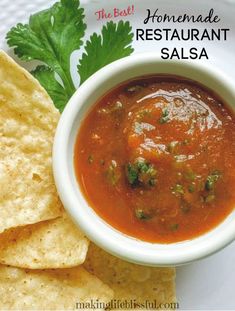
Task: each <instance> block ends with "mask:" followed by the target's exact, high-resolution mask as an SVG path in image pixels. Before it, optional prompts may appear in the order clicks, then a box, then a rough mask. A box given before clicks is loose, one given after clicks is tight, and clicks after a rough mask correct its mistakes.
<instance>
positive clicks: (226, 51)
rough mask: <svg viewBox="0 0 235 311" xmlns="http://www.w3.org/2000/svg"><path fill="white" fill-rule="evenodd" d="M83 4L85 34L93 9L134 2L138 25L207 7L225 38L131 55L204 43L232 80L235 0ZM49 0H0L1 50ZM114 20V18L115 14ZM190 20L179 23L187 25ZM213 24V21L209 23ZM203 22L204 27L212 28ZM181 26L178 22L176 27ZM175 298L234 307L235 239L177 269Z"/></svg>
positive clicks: (92, 25) (154, 46)
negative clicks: (150, 14)
mask: <svg viewBox="0 0 235 311" xmlns="http://www.w3.org/2000/svg"><path fill="white" fill-rule="evenodd" d="M81 2H82V6H83V7H84V8H85V14H86V22H87V24H88V31H87V34H86V37H88V36H89V35H90V34H91V33H92V32H93V31H96V32H98V31H100V29H101V27H102V25H103V23H105V22H106V21H97V20H96V17H95V14H94V13H95V12H96V11H97V10H99V9H101V8H105V9H106V10H107V11H112V9H113V8H114V7H118V8H120V9H121V8H123V9H124V8H126V7H127V6H128V5H132V4H134V5H135V14H134V15H133V16H130V17H127V18H124V19H126V20H130V22H131V24H132V26H133V29H134V30H135V29H136V28H139V27H143V20H144V18H145V17H146V9H147V8H152V9H156V8H158V9H159V13H168V14H176V15H179V14H183V13H188V14H194V15H198V14H204V15H205V14H206V13H207V12H208V11H209V9H210V8H214V10H215V13H216V14H217V15H219V16H220V18H221V22H220V23H219V24H217V25H216V27H220V28H230V33H229V37H228V40H227V41H226V42H215V41H214V42H206V41H205V42H193V43H192V42H185V41H184V42H183V43H181V42H177V41H174V42H162V41H161V42H154V41H148V42H134V43H133V46H134V48H135V53H142V52H145V51H151V52H153V51H155V52H156V54H158V55H159V54H160V50H161V48H162V47H169V48H170V47H173V46H177V47H181V46H183V47H185V48H190V47H193V46H195V47H198V48H201V47H202V46H205V47H206V50H207V52H208V55H209V57H210V59H209V62H211V63H212V64H213V65H214V66H216V67H219V68H220V69H222V70H223V71H224V72H225V73H226V74H227V75H229V76H230V78H231V79H232V80H234V81H235V1H234V0H208V1H203V0H198V1H196V0H195V1H191V0H159V1H158V0H155V1H154V0H145V1H142V0H133V1H129V0H128V1H124V0H123V1H120V0H119V1H113V0H110V1H109V0H99V1H89V0H87V1H81ZM52 3H54V1H51V0H15V1H11V0H0V48H3V49H4V50H5V51H7V52H8V53H9V54H10V55H13V54H12V52H11V51H9V50H8V48H7V45H6V42H5V39H4V38H5V33H6V32H7V31H8V30H9V29H10V27H11V26H13V25H15V24H16V23H17V22H25V21H27V19H28V17H29V15H30V13H33V12H36V11H39V10H41V9H43V8H47V7H48V6H50V5H51V4H52ZM116 20H117V21H118V18H116ZM190 26H192V25H190V24H186V25H184V27H187V28H190ZM212 26H213V25H212ZM212 26H211V25H206V27H212ZM152 27H153V28H154V27H158V28H161V27H165V28H170V27H173V28H178V27H179V25H177V24H175V25H173V24H165V25H162V24H159V25H156V24H155V25H151V24H149V25H148V28H152ZM180 27H183V25H180ZM193 27H194V28H195V27H198V28H200V27H205V25H204V26H203V25H200V24H199V25H193ZM81 53H82V50H81V51H80V52H75V53H74V55H73V57H72V63H74V66H73V76H74V80H75V81H76V83H78V82H79V77H78V76H77V74H76V70H75V67H76V66H75V63H77V60H78V57H79V55H81ZM20 63H21V64H22V65H23V66H25V67H26V68H32V66H33V65H34V64H30V65H29V64H24V63H22V62H20ZM176 281H177V296H178V300H179V302H180V307H181V309H194V310H235V243H233V244H232V245H230V246H228V247H227V248H226V249H224V250H222V251H221V252H219V253H218V254H215V255H213V256H211V257H210V258H207V259H204V260H201V261H199V262H195V263H193V264H190V265H187V266H182V267H178V268H177V279H176Z"/></svg>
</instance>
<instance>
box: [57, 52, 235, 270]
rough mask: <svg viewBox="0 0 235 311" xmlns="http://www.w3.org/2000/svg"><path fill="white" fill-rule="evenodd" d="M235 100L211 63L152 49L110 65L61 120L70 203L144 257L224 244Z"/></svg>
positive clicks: (101, 241) (144, 260)
mask: <svg viewBox="0 0 235 311" xmlns="http://www.w3.org/2000/svg"><path fill="white" fill-rule="evenodd" d="M234 103H235V95H234V91H233V88H232V85H230V81H229V80H228V79H227V78H226V77H225V76H224V75H223V74H221V73H220V72H218V71H217V70H215V69H211V68H210V67H207V66H205V65H198V64H190V63H184V62H179V61H178V62H172V61H162V60H159V59H158V58H156V56H154V55H149V54H147V55H139V56H134V57H128V58H126V59H123V60H120V61H117V62H115V63H113V64H111V65H109V66H107V67H105V68H103V69H102V70H100V71H99V72H98V73H96V74H95V75H94V76H93V77H91V78H90V79H89V80H88V81H87V82H85V83H84V85H83V86H82V87H81V88H80V89H79V90H78V91H77V93H76V94H75V95H74V97H73V98H72V99H71V101H70V102H69V103H68V105H67V107H66V109H65V111H64V113H63V115H62V117H61V121H60V123H59V126H58V130H57V134H56V138H55V146H54V175H55V180H56V184H57V187H58V191H59V194H60V196H61V199H62V201H63V203H64V205H65V208H67V210H68V211H69V212H70V214H71V215H72V217H73V218H74V220H75V222H77V223H78V225H79V226H80V227H81V228H82V229H83V230H84V232H85V233H86V234H87V236H88V237H89V238H90V239H91V240H93V241H94V242H95V243H97V244H98V245H99V246H101V247H103V248H104V249H106V250H107V251H109V252H111V253H113V254H115V255H117V256H120V257H122V258H124V259H127V260H130V261H133V262H137V263H141V264H147V265H170V264H182V263H185V262H190V261H192V260H195V259H198V258H201V257H204V256H207V255H209V254H211V253H213V252H215V251H217V250H218V249H220V248H222V247H224V246H225V245H226V244H228V243H229V242H231V241H232V240H233V239H234V237H235V229H234V227H235V225H234V223H235V220H234V218H235V215H234V212H233V210H234V206H235V193H234V191H233V188H234V184H235V171H234V168H235V157H234V156H235V117H234V114H233V110H232V109H233V104H234ZM58 153H59V154H58Z"/></svg>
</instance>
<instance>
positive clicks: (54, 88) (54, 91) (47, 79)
mask: <svg viewBox="0 0 235 311" xmlns="http://www.w3.org/2000/svg"><path fill="white" fill-rule="evenodd" d="M31 73H32V75H33V76H34V77H35V78H36V79H37V80H38V81H39V82H40V84H41V85H42V86H43V87H44V88H45V89H46V90H47V92H48V94H49V95H50V97H51V99H52V100H53V102H54V104H55V106H56V108H57V109H58V110H59V111H60V112H62V111H63V110H64V107H65V105H66V103H67V102H68V100H69V97H68V95H67V94H66V92H65V89H64V87H63V86H62V85H61V84H60V83H59V82H57V80H56V79H55V72H54V71H53V70H52V69H51V68H50V67H47V66H38V67H37V68H36V69H35V70H34V71H32V72H31Z"/></svg>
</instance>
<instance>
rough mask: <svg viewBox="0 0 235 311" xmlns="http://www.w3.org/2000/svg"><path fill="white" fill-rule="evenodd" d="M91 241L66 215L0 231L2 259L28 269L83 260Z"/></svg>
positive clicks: (51, 266) (64, 265) (78, 263)
mask: <svg viewBox="0 0 235 311" xmlns="http://www.w3.org/2000/svg"><path fill="white" fill-rule="evenodd" d="M88 245H89V241H88V239H87V238H86V237H85V236H84V234H83V233H82V232H81V231H80V230H79V229H78V228H77V227H76V226H75V225H74V224H73V223H72V221H71V220H70V219H69V217H68V216H67V215H65V214H64V216H63V217H59V218H57V219H53V220H48V221H43V222H40V223H37V224H33V225H28V226H24V227H18V228H14V229H9V230H7V231H5V232H4V233H2V234H0V263H2V264H7V265H12V266H16V267H22V268H29V269H48V268H69V267H74V266H77V265H80V264H82V263H83V262H84V260H85V258H86V254H87V249H88Z"/></svg>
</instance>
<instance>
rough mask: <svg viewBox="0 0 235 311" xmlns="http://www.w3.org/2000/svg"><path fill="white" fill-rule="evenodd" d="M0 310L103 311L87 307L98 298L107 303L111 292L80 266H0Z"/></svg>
mask: <svg viewBox="0 0 235 311" xmlns="http://www.w3.org/2000/svg"><path fill="white" fill-rule="evenodd" d="M0 297H1V299H0V310H75V309H77V310H78V307H83V304H84V306H85V307H84V308H79V309H80V310H81V309H82V310H85V309H89V310H103V308H97V309H94V308H86V306H87V307H88V306H89V305H90V306H92V305H91V303H92V302H95V301H96V299H98V300H99V301H100V302H102V303H104V304H106V303H108V302H109V301H110V299H112V297H113V291H112V290H111V289H110V288H109V287H108V286H107V285H105V284H103V283H102V282H101V281H100V280H99V279H97V278H96V277H95V276H93V275H91V274H89V273H88V272H87V271H86V270H85V269H83V268H82V267H76V268H71V269H57V270H22V269H18V268H12V267H7V266H0Z"/></svg>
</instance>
